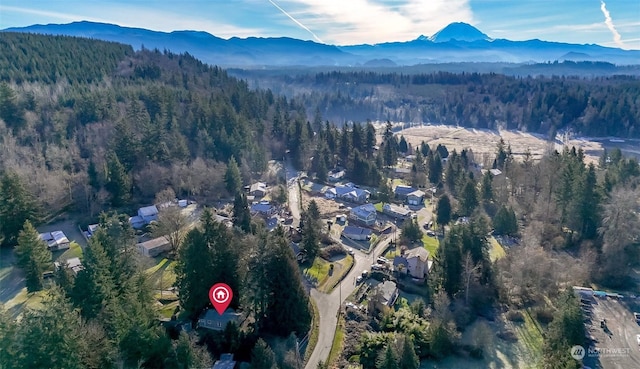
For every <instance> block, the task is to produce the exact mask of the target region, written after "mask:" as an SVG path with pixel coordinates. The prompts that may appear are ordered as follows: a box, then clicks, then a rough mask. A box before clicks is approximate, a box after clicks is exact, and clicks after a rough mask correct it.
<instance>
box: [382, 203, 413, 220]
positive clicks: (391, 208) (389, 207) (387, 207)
mask: <svg viewBox="0 0 640 369" xmlns="http://www.w3.org/2000/svg"><path fill="white" fill-rule="evenodd" d="M382 212H383V213H385V214H387V215H389V216H391V217H394V218H396V219H407V218H408V217H409V216H410V215H411V210H409V209H407V208H403V207H401V206H397V205H393V204H384V206H382Z"/></svg>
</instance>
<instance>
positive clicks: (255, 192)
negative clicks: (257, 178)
mask: <svg viewBox="0 0 640 369" xmlns="http://www.w3.org/2000/svg"><path fill="white" fill-rule="evenodd" d="M266 194H267V184H266V183H264V182H256V183H254V184H252V185H251V187H249V195H251V196H255V197H258V198H259V197H264V195H266Z"/></svg>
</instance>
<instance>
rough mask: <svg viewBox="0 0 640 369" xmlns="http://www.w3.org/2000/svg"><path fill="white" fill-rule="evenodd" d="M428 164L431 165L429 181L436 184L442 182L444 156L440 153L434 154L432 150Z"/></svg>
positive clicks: (428, 157)
mask: <svg viewBox="0 0 640 369" xmlns="http://www.w3.org/2000/svg"><path fill="white" fill-rule="evenodd" d="M427 166H428V167H429V182H431V183H432V184H434V185H437V184H439V183H440V182H442V157H441V156H440V154H439V153H436V154H435V155H434V154H433V152H432V151H429V153H428V154H427Z"/></svg>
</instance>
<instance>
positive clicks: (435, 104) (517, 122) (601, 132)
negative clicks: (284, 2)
mask: <svg viewBox="0 0 640 369" xmlns="http://www.w3.org/2000/svg"><path fill="white" fill-rule="evenodd" d="M251 77H253V78H256V79H258V81H259V83H260V85H261V86H268V87H270V88H273V89H274V90H275V91H278V92H282V93H285V94H286V95H287V96H291V97H293V96H295V97H296V98H297V99H299V101H301V102H303V103H304V104H305V106H306V107H307V109H308V110H309V111H313V109H316V108H317V109H319V110H320V112H321V113H322V115H323V116H325V117H327V118H330V119H333V120H336V121H348V120H354V121H364V120H366V119H371V120H382V121H384V120H391V121H404V122H431V123H442V124H452V125H460V126H464V127H473V128H489V129H497V128H507V129H519V130H526V131H529V132H537V133H541V134H545V135H549V134H552V135H554V134H555V132H557V131H561V130H566V129H571V130H573V131H574V132H577V133H579V134H582V135H588V136H620V137H639V135H640V133H639V132H638V125H639V124H640V110H638V103H637V96H638V95H639V93H640V81H639V80H638V79H637V78H635V77H628V76H611V77H595V78H584V79H581V78H577V77H531V76H529V77H513V76H506V75H502V74H496V73H486V74H481V73H464V72H462V73H450V72H433V73H417V74H403V73H376V72H364V71H363V72H321V73H317V74H311V73H309V74H299V75H296V76H269V77H265V79H264V80H261V79H260V78H261V77H260V75H251ZM299 91H304V92H302V93H300V92H299ZM307 91H309V92H307Z"/></svg>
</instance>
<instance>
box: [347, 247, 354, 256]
mask: <svg viewBox="0 0 640 369" xmlns="http://www.w3.org/2000/svg"><path fill="white" fill-rule="evenodd" d="M347 252H348V253H349V255H355V253H356V252H355V251H353V249H352V248H348V249H347Z"/></svg>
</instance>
